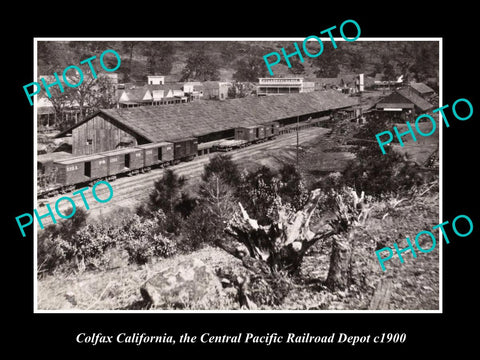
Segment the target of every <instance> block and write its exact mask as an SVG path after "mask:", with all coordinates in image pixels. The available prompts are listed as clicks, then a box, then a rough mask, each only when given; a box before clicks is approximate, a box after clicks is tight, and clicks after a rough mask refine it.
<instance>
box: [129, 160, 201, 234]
mask: <svg viewBox="0 0 480 360" xmlns="http://www.w3.org/2000/svg"><path fill="white" fill-rule="evenodd" d="M185 184H186V179H185V178H184V177H183V176H178V175H176V174H175V173H174V172H173V170H171V169H167V170H165V172H164V174H163V177H162V178H161V179H159V180H157V181H155V182H154V188H153V190H152V192H151V193H150V196H149V201H148V202H147V204H146V205H145V206H141V207H139V208H138V209H137V214H139V215H141V216H146V217H148V216H150V215H151V214H152V213H155V212H156V211H157V210H158V209H160V210H162V211H163V212H164V214H165V216H166V224H167V225H166V231H168V232H173V233H178V232H179V230H180V225H181V219H182V218H184V217H187V216H188V215H189V214H190V213H191V211H193V209H194V208H195V201H194V200H193V199H192V198H191V197H190V196H188V195H187V194H186V193H185V192H183V187H184V186H185Z"/></svg>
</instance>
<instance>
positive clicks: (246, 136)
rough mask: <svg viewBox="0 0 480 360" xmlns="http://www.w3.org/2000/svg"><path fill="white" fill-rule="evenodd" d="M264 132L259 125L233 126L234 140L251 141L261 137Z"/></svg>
mask: <svg viewBox="0 0 480 360" xmlns="http://www.w3.org/2000/svg"><path fill="white" fill-rule="evenodd" d="M264 133H265V132H264V129H263V128H262V127H261V126H259V125H253V126H244V127H238V128H235V140H246V141H248V142H252V141H256V140H258V139H261V138H263V136H264ZM260 135H261V136H260Z"/></svg>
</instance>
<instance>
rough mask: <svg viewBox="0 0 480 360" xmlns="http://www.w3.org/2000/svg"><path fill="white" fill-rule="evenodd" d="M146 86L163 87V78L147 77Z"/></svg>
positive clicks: (157, 76)
mask: <svg viewBox="0 0 480 360" xmlns="http://www.w3.org/2000/svg"><path fill="white" fill-rule="evenodd" d="M147 84H148V85H163V84H165V76H160V75H149V76H148V80H147Z"/></svg>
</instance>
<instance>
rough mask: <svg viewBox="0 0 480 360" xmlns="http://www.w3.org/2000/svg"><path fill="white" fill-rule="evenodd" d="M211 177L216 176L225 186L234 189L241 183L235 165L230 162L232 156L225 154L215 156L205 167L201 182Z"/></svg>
mask: <svg viewBox="0 0 480 360" xmlns="http://www.w3.org/2000/svg"><path fill="white" fill-rule="evenodd" d="M213 175H217V176H218V177H219V178H220V179H221V180H222V181H224V182H225V183H226V184H228V185H231V186H235V187H236V186H238V185H239V183H240V181H241V175H240V171H239V170H238V167H237V165H236V164H235V163H234V162H233V161H232V156H231V155H227V154H217V155H215V156H214V157H212V158H211V159H210V161H209V162H208V163H207V164H206V165H205V167H204V170H203V174H202V180H203V181H205V182H206V181H208V180H209V178H210V177H212V176H213Z"/></svg>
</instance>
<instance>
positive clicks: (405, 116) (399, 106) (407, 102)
mask: <svg viewBox="0 0 480 360" xmlns="http://www.w3.org/2000/svg"><path fill="white" fill-rule="evenodd" d="M374 108H375V110H377V111H381V112H384V113H388V115H389V117H390V118H391V119H397V120H399V121H402V122H404V121H411V120H415V118H416V117H417V115H420V114H423V113H425V112H427V111H429V110H431V109H433V108H434V106H433V105H432V104H430V103H429V102H428V101H427V100H425V99H424V98H422V97H421V96H419V95H417V94H416V93H415V92H414V91H412V89H411V88H408V87H405V88H402V89H397V90H395V91H394V92H393V93H391V94H390V95H388V96H386V97H384V98H383V99H381V100H380V101H379V102H377V103H376V104H375V105H374Z"/></svg>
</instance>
